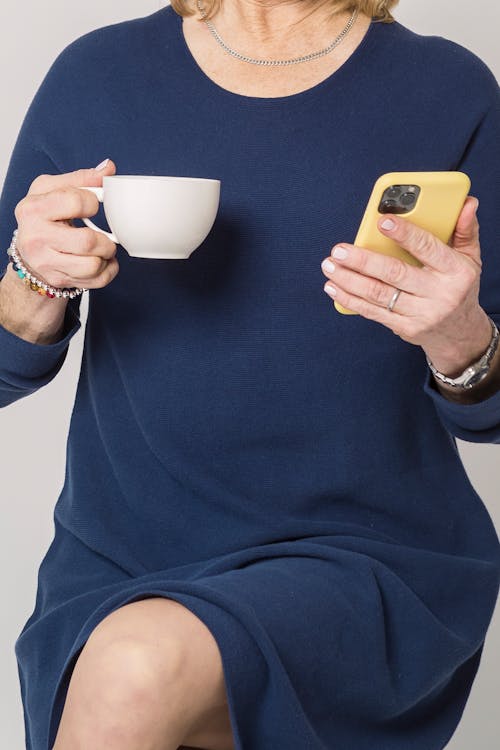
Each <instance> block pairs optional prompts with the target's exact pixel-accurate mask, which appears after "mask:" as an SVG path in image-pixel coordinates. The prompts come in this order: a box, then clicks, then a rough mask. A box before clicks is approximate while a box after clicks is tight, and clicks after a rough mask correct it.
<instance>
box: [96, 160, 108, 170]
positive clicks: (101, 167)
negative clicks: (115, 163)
mask: <svg viewBox="0 0 500 750" xmlns="http://www.w3.org/2000/svg"><path fill="white" fill-rule="evenodd" d="M108 161H109V159H104V161H102V162H101V163H100V164H98V165H97V167H94V169H95V170H96V171H99V170H100V169H104V168H105V167H106V164H107V163H108Z"/></svg>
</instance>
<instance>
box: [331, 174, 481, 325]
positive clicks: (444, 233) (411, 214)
mask: <svg viewBox="0 0 500 750" xmlns="http://www.w3.org/2000/svg"><path fill="white" fill-rule="evenodd" d="M398 184H400V185H409V184H416V185H418V186H419V187H420V194H419V196H418V199H417V202H416V204H415V206H414V208H413V209H412V210H411V211H408V213H404V214H400V215H401V216H402V217H403V218H405V219H408V221H411V222H413V223H414V224H417V225H418V226H420V227H422V228H423V229H427V230H428V231H429V232H432V234H434V235H436V237H439V239H440V240H441V241H442V242H445V243H448V242H449V240H450V238H451V236H452V234H453V232H454V229H455V226H456V223H457V220H458V217H459V216H460V212H461V210H462V208H463V205H464V202H465V199H466V198H467V195H468V193H469V190H470V187H471V181H470V178H469V176H468V175H466V174H465V173H464V172H388V173H387V174H383V175H381V176H380V177H379V178H378V180H377V181H376V183H375V185H374V187H373V190H372V194H371V196H370V198H369V200H368V204H367V206H366V210H365V213H364V216H363V219H362V221H361V224H360V225H359V229H358V233H357V235H356V239H355V240H354V242H353V243H352V244H354V245H358V246H359V247H364V248H366V249H368V250H375V251H376V252H379V253H384V254H385V255H391V256H394V257H395V258H401V260H404V261H406V262H407V263H410V264H411V265H414V266H419V267H421V266H422V263H421V262H420V261H419V260H417V258H415V257H414V256H413V255H411V254H410V253H409V252H408V251H407V250H404V249H403V248H402V247H400V246H399V245H398V244H397V243H396V242H395V241H394V240H391V239H390V238H389V237H386V235H384V234H382V232H380V231H379V229H378V227H377V221H378V220H379V219H380V217H381V216H383V215H384V214H382V213H380V212H379V211H378V207H379V205H380V200H381V198H382V195H383V193H384V191H385V190H386V189H387V188H389V187H390V186H391V185H398ZM334 305H335V308H336V309H337V310H338V312H340V313H342V314H344V315H358V313H357V312H354V311H353V310H348V309H347V308H345V307H343V305H341V304H339V302H337V300H334Z"/></svg>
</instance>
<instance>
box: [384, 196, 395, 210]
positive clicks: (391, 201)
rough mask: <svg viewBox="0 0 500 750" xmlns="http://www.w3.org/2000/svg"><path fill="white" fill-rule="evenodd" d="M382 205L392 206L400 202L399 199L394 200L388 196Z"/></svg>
mask: <svg viewBox="0 0 500 750" xmlns="http://www.w3.org/2000/svg"><path fill="white" fill-rule="evenodd" d="M382 205H383V206H384V207H385V208H391V207H392V206H397V205H398V202H397V201H393V200H390V199H388V198H386V199H385V201H384V202H383V203H382Z"/></svg>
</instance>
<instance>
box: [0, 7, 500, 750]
mask: <svg viewBox="0 0 500 750" xmlns="http://www.w3.org/2000/svg"><path fill="white" fill-rule="evenodd" d="M164 4H165V3H164V2H162V0H120V2H119V3H118V2H116V0H114V1H113V0H86V2H84V3H69V4H68V2H67V0H45V2H43V3H39V2H36V1H35V0H24V2H23V3H14V2H12V1H11V0H8V1H6V2H3V3H2V4H1V7H0V70H1V71H3V73H2V76H1V78H0V97H1V100H2V101H3V103H4V104H3V106H2V127H1V129H0V182H1V183H3V180H4V179H5V173H6V169H7V164H8V159H9V157H10V154H11V152H12V149H13V146H14V142H15V139H16V136H17V133H18V131H19V128H20V125H21V122H22V119H23V117H24V114H25V112H26V109H27V108H28V106H29V104H30V102H31V99H32V97H33V95H34V93H35V91H36V89H37V87H38V85H39V84H40V83H41V81H42V78H43V77H44V75H45V73H46V72H47V70H48V68H49V67H50V65H51V63H52V62H53V60H54V58H55V57H56V55H57V54H58V53H59V52H60V51H61V50H62V49H63V48H64V47H65V46H66V45H67V44H68V43H69V42H71V41H73V40H74V39H76V38H77V37H79V36H81V35H82V34H84V33H86V32H87V31H90V30H91V29H95V28H98V27H101V26H105V25H107V24H110V23H116V22H119V21H122V20H125V19H128V18H135V17H139V16H145V15H148V14H149V13H152V12H154V11H155V10H157V9H158V8H159V7H161V6H162V5H164ZM394 15H395V17H396V19H397V20H398V21H400V22H401V23H403V24H404V25H406V26H409V27H410V28H412V29H414V30H415V31H417V32H419V33H421V34H437V35H440V36H444V37H446V38H448V39H453V40H454V41H456V42H459V43H460V44H462V45H464V46H465V47H468V48H469V49H471V50H473V51H474V52H475V53H476V54H478V55H479V56H480V57H481V58H482V59H483V60H484V61H485V62H486V63H487V64H488V65H489V66H490V68H491V69H492V70H493V71H494V73H495V74H496V76H497V79H499V80H500V51H499V47H498V29H499V28H500V5H499V4H498V3H496V2H493V1H492V0H476V2H474V4H471V3H470V0H440V1H439V2H436V0H419V2H418V3H414V2H411V0H401V3H400V5H399V6H398V7H396V9H395V11H394ZM159 63H160V61H159ZM95 86H96V88H97V87H98V86H99V80H96V81H95ZM82 106H85V103H84V102H82ZM466 106H467V96H466V92H464V107H466ZM89 137H92V134H89ZM101 156H102V158H103V159H104V158H105V157H107V156H110V157H113V154H101ZM81 166H82V167H93V166H95V165H94V164H82V165H81ZM117 171H118V172H119V171H120V165H119V164H118V165H117ZM27 187H28V186H27ZM0 251H2V252H3V251H4V249H0ZM318 294H322V290H321V289H318ZM81 309H82V328H81V329H80V331H79V332H78V333H77V334H76V335H75V336H74V337H73V339H72V341H71V345H70V348H69V353H68V357H67V359H66V362H65V364H64V366H63V368H62V370H61V372H60V373H59V375H58V376H57V377H56V378H55V379H54V380H53V381H52V382H51V383H49V385H47V386H46V387H45V388H42V389H41V390H39V391H38V392H37V393H35V394H33V395H32V396H30V397H28V398H25V399H22V400H21V401H19V402H17V403H14V404H12V405H11V406H9V407H7V408H6V409H4V410H2V411H1V412H0V430H1V432H0V434H1V441H2V443H1V444H2V450H1V454H0V471H1V477H2V502H3V509H4V510H3V523H2V527H1V537H2V544H1V548H0V570H3V571H4V572H5V574H6V575H5V576H4V585H5V591H4V594H3V597H4V598H3V601H4V605H3V607H2V611H3V615H2V617H1V623H0V627H1V631H0V649H1V670H0V727H1V729H0V745H1V747H4V748H9V750H18V749H19V750H20V749H21V748H23V747H24V727H23V719H22V708H21V701H20V692H19V686H18V675H17V666H16V661H15V655H14V641H15V639H16V638H17V635H18V633H19V631H20V630H21V628H22V626H23V624H24V622H25V621H26V619H27V618H28V616H29V615H30V614H31V612H32V609H33V606H34V600H35V589H36V575H37V570H38V566H39V564H40V561H41V559H42V557H43V555H44V554H45V551H46V549H47V547H48V545H49V543H50V540H51V538H52V535H53V523H52V512H53V507H54V504H55V501H56V499H57V496H58V494H59V492H60V490H61V488H62V484H63V480H64V462H65V449H66V438H67V434H68V429H69V420H70V416H71V409H72V407H73V401H74V396H75V389H76V384H77V379H78V373H79V368H80V360H81V355H82V347H83V331H84V327H85V320H86V315H87V301H86V295H84V299H83V300H82V308H81ZM458 444H459V450H460V454H461V456H462V459H463V462H464V464H465V467H466V469H467V472H468V474H469V477H470V479H471V481H472V483H473V484H474V486H475V488H476V490H477V491H478V493H479V494H480V496H481V497H482V498H483V500H484V502H485V504H486V506H487V507H488V509H489V511H490V513H491V515H492V517H493V519H494V520H495V523H496V526H497V529H499V528H500V503H499V491H498V479H497V475H498V470H497V467H498V461H499V458H500V446H498V445H475V444H473V443H465V442H462V441H458ZM499 654H500V615H499V608H498V607H497V610H496V615H495V618H494V620H493V623H492V625H491V627H490V630H489V632H488V636H487V639H486V645H485V649H484V653H483V659H482V662H481V666H480V669H479V673H478V677H477V679H476V682H475V683H474V687H473V690H472V693H471V697H470V699H469V702H468V704H467V706H466V709H465V712H464V716H463V719H462V722H461V724H460V726H459V728H458V730H457V732H456V733H455V735H454V737H453V739H452V741H451V743H450V744H449V745H448V750H470V748H471V747H474V748H476V749H477V750H490V749H491V748H493V747H497V746H498V735H499V726H500V720H499V717H498V696H499V695H500V656H499ZM339 750H340V749H339Z"/></svg>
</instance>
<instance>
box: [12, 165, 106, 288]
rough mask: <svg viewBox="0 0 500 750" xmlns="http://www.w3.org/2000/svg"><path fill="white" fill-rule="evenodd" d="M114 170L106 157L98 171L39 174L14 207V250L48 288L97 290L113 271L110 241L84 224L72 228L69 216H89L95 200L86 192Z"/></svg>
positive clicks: (79, 170)
mask: <svg viewBox="0 0 500 750" xmlns="http://www.w3.org/2000/svg"><path fill="white" fill-rule="evenodd" d="M115 172H116V166H115V164H114V163H113V162H112V161H111V159H110V160H109V161H108V163H107V164H106V167H105V168H104V169H102V170H100V171H97V170H96V169H77V170H76V171H74V172H68V173H66V174H58V175H49V174H42V175H39V176H38V177H36V178H35V179H34V180H33V182H32V183H31V186H30V189H29V190H28V193H27V194H26V196H25V197H24V198H22V200H20V201H19V203H18V204H17V206H16V208H15V211H14V213H15V216H16V219H17V230H18V231H17V249H18V250H19V255H20V257H21V259H22V261H23V263H24V265H25V266H26V267H27V268H28V270H29V271H30V272H31V273H33V274H34V275H35V276H36V277H37V278H39V279H40V281H44V282H45V283H47V284H49V285H50V286H53V287H63V288H64V287H66V288H70V287H80V288H81V287H83V288H85V289H98V288H101V287H104V286H106V285H107V284H109V282H110V281H112V280H113V279H114V278H115V276H116V275H117V273H118V271H119V266H118V261H117V259H116V257H115V254H116V244H115V243H114V242H112V240H110V239H109V237H106V235H104V234H102V233H101V232H96V231H94V230H93V229H90V228H89V227H75V226H73V224H72V221H71V220H72V219H74V218H82V217H91V216H94V215H95V214H96V213H97V212H98V210H99V201H98V199H97V197H96V196H95V195H94V193H92V192H91V191H90V190H79V189H78V186H80V187H81V186H83V185H88V186H89V187H101V186H102V178H103V177H104V176H106V175H111V174H114V173H115Z"/></svg>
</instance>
